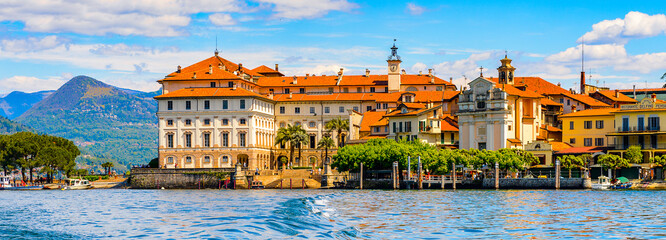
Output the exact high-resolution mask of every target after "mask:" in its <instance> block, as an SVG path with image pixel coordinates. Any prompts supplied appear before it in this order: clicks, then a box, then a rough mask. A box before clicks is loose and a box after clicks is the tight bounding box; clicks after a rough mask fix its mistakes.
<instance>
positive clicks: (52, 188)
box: [44, 183, 62, 190]
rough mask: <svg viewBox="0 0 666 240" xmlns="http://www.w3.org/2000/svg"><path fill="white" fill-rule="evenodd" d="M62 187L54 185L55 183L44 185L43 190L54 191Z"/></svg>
mask: <svg viewBox="0 0 666 240" xmlns="http://www.w3.org/2000/svg"><path fill="white" fill-rule="evenodd" d="M60 188H62V186H60V184H55V183H49V184H45V185H44V189H47V190H54V189H60Z"/></svg>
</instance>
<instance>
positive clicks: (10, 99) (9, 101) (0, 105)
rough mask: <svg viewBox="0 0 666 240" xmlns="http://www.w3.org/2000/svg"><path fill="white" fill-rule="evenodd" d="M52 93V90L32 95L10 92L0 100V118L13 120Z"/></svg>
mask: <svg viewBox="0 0 666 240" xmlns="http://www.w3.org/2000/svg"><path fill="white" fill-rule="evenodd" d="M53 92H54V91H53V90H49V91H41V92H34V93H24V92H19V91H14V92H11V93H9V94H7V96H4V97H2V98H0V116H3V117H6V118H9V119H15V118H16V117H18V116H21V114H23V113H24V112H25V111H27V110H28V109H30V108H31V107H32V106H33V105H35V104H36V103H38V102H39V101H41V100H42V99H44V98H46V97H48V96H49V95H51V93H53Z"/></svg>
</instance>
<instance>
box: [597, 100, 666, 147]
mask: <svg viewBox="0 0 666 240" xmlns="http://www.w3.org/2000/svg"><path fill="white" fill-rule="evenodd" d="M614 115H615V118H614V120H615V123H616V125H615V128H614V129H613V130H611V131H609V133H607V134H606V136H608V137H609V139H612V141H613V145H612V146H613V147H614V149H613V150H609V151H608V152H609V153H618V154H620V155H622V154H623V153H624V152H625V151H626V150H627V148H629V147H630V146H634V145H637V146H640V147H641V149H643V155H644V158H645V159H646V160H647V159H649V158H650V157H653V156H655V155H662V154H664V153H666V130H665V129H662V128H661V125H665V126H666V103H665V102H663V101H661V100H657V97H656V95H654V94H653V95H652V97H651V98H644V99H642V100H641V101H640V103H638V104H631V105H622V106H621V107H620V109H619V110H617V111H615V112H614Z"/></svg>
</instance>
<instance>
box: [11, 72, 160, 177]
mask: <svg viewBox="0 0 666 240" xmlns="http://www.w3.org/2000/svg"><path fill="white" fill-rule="evenodd" d="M152 94H153V93H144V92H140V91H134V90H132V91H128V90H123V89H121V88H118V87H115V86H112V85H109V84H106V83H103V82H101V81H98V80H96V79H94V78H91V77H88V76H76V77H74V78H72V79H71V80H69V81H68V82H67V83H65V84H64V85H62V86H61V87H60V88H59V89H58V90H57V91H55V92H53V93H52V94H50V95H49V96H48V97H46V98H44V99H43V100H42V101H40V102H39V103H37V104H35V105H34V106H33V107H32V108H30V109H29V110H28V111H26V112H25V113H23V114H22V115H21V116H19V117H18V118H16V121H18V122H20V123H22V124H25V125H27V126H29V127H32V128H34V129H35V130H37V131H40V132H44V133H47V134H51V135H56V136H60V137H65V138H68V139H70V140H72V141H74V142H75V143H76V144H77V145H79V146H80V148H81V149H82V151H84V153H86V154H90V155H93V156H96V157H100V158H108V159H116V160H118V162H119V163H121V164H123V165H131V164H139V163H148V161H149V160H150V159H152V158H155V157H156V156H157V152H156V149H157V117H156V116H155V112H156V109H157V102H156V101H155V100H154V99H152V97H150V96H153V95H152Z"/></svg>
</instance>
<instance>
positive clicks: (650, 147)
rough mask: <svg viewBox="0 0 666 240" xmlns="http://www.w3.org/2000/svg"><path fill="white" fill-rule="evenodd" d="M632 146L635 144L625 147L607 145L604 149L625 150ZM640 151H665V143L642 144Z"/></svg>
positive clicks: (622, 145)
mask: <svg viewBox="0 0 666 240" xmlns="http://www.w3.org/2000/svg"><path fill="white" fill-rule="evenodd" d="M633 145H636V144H627V146H625V145H624V144H608V145H606V147H608V148H610V149H615V150H627V148H629V147H631V146H633ZM639 146H640V145H639ZM641 149H643V150H655V149H666V143H657V144H643V146H641Z"/></svg>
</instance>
